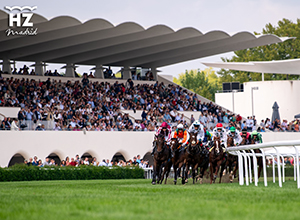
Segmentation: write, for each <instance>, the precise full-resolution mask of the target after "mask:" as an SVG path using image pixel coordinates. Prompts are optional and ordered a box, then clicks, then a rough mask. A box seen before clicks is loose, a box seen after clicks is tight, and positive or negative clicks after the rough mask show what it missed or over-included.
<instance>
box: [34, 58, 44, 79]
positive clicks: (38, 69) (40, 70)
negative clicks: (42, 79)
mask: <svg viewBox="0 0 300 220" xmlns="http://www.w3.org/2000/svg"><path fill="white" fill-rule="evenodd" d="M31 66H34V71H35V75H38V76H44V74H45V71H44V70H45V68H44V66H45V63H43V62H42V61H36V62H35V64H33V65H31Z"/></svg>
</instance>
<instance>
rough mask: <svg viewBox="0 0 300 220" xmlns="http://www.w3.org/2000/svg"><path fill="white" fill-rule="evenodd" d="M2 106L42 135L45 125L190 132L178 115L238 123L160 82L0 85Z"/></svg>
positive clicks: (5, 81)
mask: <svg viewBox="0 0 300 220" xmlns="http://www.w3.org/2000/svg"><path fill="white" fill-rule="evenodd" d="M0 106H9V107H21V110H20V112H19V113H18V115H17V116H16V117H17V119H18V121H19V123H18V125H19V126H20V127H21V128H22V126H23V127H24V126H26V123H25V122H32V123H33V124H35V126H34V129H36V130H44V128H42V127H43V123H40V122H43V121H48V122H49V121H51V122H53V123H54V124H53V128H51V129H53V130H74V131H78V130H82V129H86V130H87V131H90V130H95V131H104V130H105V131H124V130H129V131H154V130H156V129H157V126H158V125H160V124H161V123H162V122H163V121H166V122H167V123H169V124H173V123H175V124H177V123H183V124H185V126H188V121H187V120H186V118H185V117H184V115H183V114H181V115H180V114H179V113H177V111H201V112H202V113H203V114H202V115H201V116H200V117H201V121H203V122H204V123H205V122H210V121H211V122H214V121H220V120H221V121H223V120H224V121H226V117H228V118H230V117H231V118H232V119H233V120H232V121H234V120H235V119H236V117H235V116H233V117H232V115H230V113H229V112H226V113H225V112H224V111H222V109H221V108H220V107H219V106H216V105H215V104H213V103H212V102H210V103H201V101H200V100H198V98H197V96H196V94H193V93H190V92H188V91H187V90H185V89H183V88H181V87H180V86H176V85H172V84H170V85H164V83H158V82H156V83H155V84H153V85H149V84H137V85H134V82H133V81H132V80H131V79H129V80H127V82H126V83H119V82H118V81H116V82H115V83H113V84H110V83H108V82H101V83H99V82H90V81H89V78H88V76H87V75H84V77H83V78H82V80H81V82H80V81H79V80H78V81H76V82H74V83H71V81H68V82H66V83H63V82H62V81H61V80H60V79H59V80H56V79H54V80H51V79H50V78H48V79H47V80H46V81H36V80H34V79H14V78H13V77H11V78H6V79H1V80H0ZM120 110H132V111H136V110H141V111H142V115H141V118H142V120H135V121H134V120H133V119H132V118H130V117H129V115H128V114H122V113H121V112H120ZM192 120H193V119H192ZM11 123H12V121H11V119H4V121H3V122H2V124H3V125H2V126H4V127H3V129H9V127H11ZM4 124H5V125H4Z"/></svg>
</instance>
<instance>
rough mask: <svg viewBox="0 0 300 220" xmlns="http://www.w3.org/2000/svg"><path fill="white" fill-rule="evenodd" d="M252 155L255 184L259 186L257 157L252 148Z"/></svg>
mask: <svg viewBox="0 0 300 220" xmlns="http://www.w3.org/2000/svg"><path fill="white" fill-rule="evenodd" d="M251 152H252V157H253V169H254V184H255V186H257V183H258V174H257V159H256V156H255V153H254V150H252V149H251Z"/></svg>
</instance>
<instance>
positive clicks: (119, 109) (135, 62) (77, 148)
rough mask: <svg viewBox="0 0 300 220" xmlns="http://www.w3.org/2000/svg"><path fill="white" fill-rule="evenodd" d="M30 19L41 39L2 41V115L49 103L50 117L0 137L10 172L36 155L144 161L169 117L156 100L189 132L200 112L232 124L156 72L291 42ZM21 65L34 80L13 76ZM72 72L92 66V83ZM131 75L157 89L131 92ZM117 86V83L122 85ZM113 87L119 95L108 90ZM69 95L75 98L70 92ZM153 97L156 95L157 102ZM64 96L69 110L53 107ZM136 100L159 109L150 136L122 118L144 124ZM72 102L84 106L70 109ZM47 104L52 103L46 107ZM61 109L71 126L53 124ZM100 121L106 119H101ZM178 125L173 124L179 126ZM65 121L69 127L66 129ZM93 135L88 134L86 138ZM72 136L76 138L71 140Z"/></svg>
mask: <svg viewBox="0 0 300 220" xmlns="http://www.w3.org/2000/svg"><path fill="white" fill-rule="evenodd" d="M7 19H8V15H7V14H6V13H5V12H4V11H1V10H0V24H1V26H0V27H1V29H2V30H5V28H6V26H5V25H7V23H8V21H7ZM32 19H33V20H32V22H33V23H34V27H35V28H38V30H39V31H38V34H37V35H36V36H32V37H20V36H5V37H4V36H1V38H0V42H1V44H2V45H3V46H2V47H1V48H0V59H2V66H3V68H2V70H3V72H2V77H3V80H2V82H1V84H2V85H1V91H0V92H1V93H0V94H1V95H0V97H1V100H5V101H4V102H2V103H3V104H1V106H4V107H1V109H0V113H1V115H2V116H3V117H12V118H13V117H14V118H18V115H16V114H15V113H16V112H18V113H19V110H20V106H21V107H22V101H23V102H24V103H23V104H24V105H23V108H27V109H28V108H29V110H30V111H35V112H37V111H36V109H37V106H39V103H40V102H39V101H37V100H35V98H36V96H37V97H38V98H41V99H43V100H44V103H40V104H41V105H42V107H41V108H42V109H43V111H42V112H41V111H40V110H41V109H40V110H38V112H39V113H40V114H43V115H44V116H45V118H44V119H45V120H42V119H41V118H38V119H37V120H36V121H34V120H32V119H33V118H30V119H31V120H24V121H30V123H31V124H26V126H27V128H25V129H24V130H22V131H21V132H8V131H1V132H5V136H3V139H2V140H3V143H4V145H5V146H10V147H9V148H6V149H5V150H4V153H2V154H1V155H0V165H1V166H8V164H10V165H12V163H11V161H13V160H14V159H15V157H18V158H29V157H30V156H33V155H37V156H38V157H39V158H45V157H47V156H51V157H58V158H60V159H62V158H64V157H66V156H67V155H75V154H80V155H81V156H83V155H90V156H93V157H94V156H95V157H97V158H109V159H112V158H113V157H114V156H116V155H118V156H120V155H122V156H123V157H124V158H125V159H126V160H128V159H129V158H131V157H132V156H133V155H136V154H141V155H143V156H144V157H147V156H149V154H150V151H151V147H152V140H153V135H154V131H155V127H156V126H157V125H159V124H160V123H161V122H162V120H161V118H160V117H159V114H162V113H164V111H165V109H166V108H165V109H163V110H162V111H160V112H159V109H160V110H161V108H160V107H161V106H158V104H157V103H156V102H154V101H153V100H154V99H155V100H156V101H157V98H156V97H155V96H158V97H159V103H160V104H162V105H163V103H164V99H167V100H168V102H170V103H169V104H170V106H168V108H169V109H170V110H173V109H174V111H176V112H175V113H176V114H178V113H179V114H181V115H182V114H184V115H183V118H182V119H181V120H182V122H185V124H186V126H188V125H189V123H190V121H191V115H192V113H193V115H194V117H198V118H199V114H200V113H199V112H200V111H202V110H203V111H208V110H209V111H211V112H213V113H217V112H219V111H220V112H221V111H222V112H226V113H228V114H229V115H232V116H234V113H233V112H230V111H229V110H227V109H225V108H222V107H221V106H218V105H216V104H215V103H213V102H211V101H210V100H207V99H205V98H204V97H201V96H199V95H196V94H194V93H192V92H191V91H189V90H187V89H186V88H182V87H180V86H178V85H176V84H174V83H173V82H172V81H170V80H169V79H167V78H165V77H163V76H162V75H158V74H157V68H158V67H162V66H166V65H171V64H176V63H179V62H184V61H188V60H192V59H198V58H202V57H206V56H211V55H215V54H220V53H224V52H228V51H234V50H241V49H246V48H250V47H255V46H261V45H266V44H272V43H280V42H282V41H285V40H287V38H279V37H277V36H274V35H266V36H260V37H257V36H254V35H253V34H251V33H248V32H240V33H238V34H236V35H233V36H230V35H229V34H227V33H225V32H222V31H212V32H209V33H206V34H202V33H201V32H200V31H198V30H195V29H193V28H183V29H181V30H179V31H176V32H175V31H174V30H172V29H171V28H169V27H167V26H163V25H157V26H154V27H151V28H149V29H145V28H143V27H141V26H140V25H138V24H136V23H132V22H126V23H123V24H120V25H118V26H113V25H112V24H111V23H110V22H108V21H106V20H103V19H93V20H90V21H87V22H85V23H81V22H80V21H78V20H77V19H75V18H72V17H65V16H62V17H56V18H53V19H51V20H47V19H45V18H44V17H42V16H40V15H38V14H34V16H33V18H32ZM2 24H3V25H2ZM16 29H17V28H16ZM16 61H17V62H22V61H27V62H28V61H29V62H33V63H34V64H33V65H34V66H35V70H34V71H33V72H34V73H35V75H29V74H26V75H18V74H12V73H13V71H12V66H11V65H12V64H14V62H16ZM47 62H51V63H61V64H65V69H66V72H65V74H64V76H63V77H59V76H46V75H45V71H44V66H45V63H47ZM75 65H94V66H95V72H94V77H95V78H88V82H85V81H83V79H87V78H86V76H84V78H78V77H76V74H75ZM104 66H108V67H111V66H118V67H122V68H123V72H122V78H121V79H108V78H105V76H104V73H103V67H104ZM131 67H134V68H136V67H139V68H143V69H148V70H149V71H150V72H151V73H152V76H153V77H152V78H149V79H152V81H149V80H148V81H147V80H146V81H145V80H144V81H141V80H134V81H133V84H134V86H135V87H132V85H130V81H129V80H130V79H131V78H132V75H133V74H134V70H132V69H131ZM25 68H26V67H25ZM26 69H27V68H26ZM26 71H27V70H26ZM23 78H24V80H23ZM116 81H118V83H117V84H116ZM114 84H116V85H114ZM14 85H21V87H20V88H19V89H20V90H19V91H18V88H15V87H14ZM25 85H26V88H25ZM112 86H113V88H114V90H110V89H109V88H112ZM108 87H109V88H108ZM70 88H71V89H72V92H70V91H69V89H70ZM24 91H26V94H24V96H23V98H22V97H21V98H20V97H18V98H17V99H18V101H19V102H20V103H19V104H18V103H17V104H16V101H15V98H16V97H14V98H13V96H14V95H15V96H16V95H17V94H19V95H20V94H22V92H24ZM74 91H76V93H74ZM116 91H118V92H116ZM141 91H142V92H141ZM150 91H152V92H154V93H153V94H152V93H151V92H150ZM172 91H173V92H175V93H174V94H173V93H172V95H173V96H172V98H173V100H171V99H170V97H171V92H172ZM52 92H53V93H52ZM119 92H120V94H119ZM131 92H132V93H131ZM167 92H170V93H167ZM14 93H16V94H14ZM37 93H38V94H39V95H37ZM77 93H78V94H79V95H78V94H77ZM139 93H140V94H139ZM74 94H75V95H74ZM25 95H26V96H25ZM40 95H43V96H40ZM60 95H62V96H61V97H60V99H65V98H66V97H69V98H70V99H66V100H65V104H62V103H61V102H58V100H56V99H55V96H58V97H59V96H60ZM133 95H137V96H139V97H142V98H143V96H144V95H147V97H148V98H149V97H151V99H152V100H150V102H149V103H150V107H149V109H148V110H147V112H148V111H150V110H153V109H152V108H151V107H152V106H151V103H152V102H153V103H154V104H153V105H154V106H155V105H156V106H155V107H156V108H157V111H158V112H159V113H158V114H157V115H155V114H156V113H154V114H153V115H151V116H155V117H156V118H155V121H151V120H149V121H151V122H152V123H150V122H148V123H149V124H147V126H148V125H149V127H147V131H149V132H138V133H137V131H139V129H135V128H134V127H133V126H132V125H129V124H128V121H129V118H126V119H124V117H130V118H131V119H132V124H133V123H135V121H136V119H141V118H139V117H140V116H141V115H140V113H141V111H142V110H143V108H145V107H146V104H144V106H143V104H142V103H141V101H140V100H138V101H135V100H134V96H133ZM72 96H75V97H72ZM72 98H76V99H80V100H77V101H74V102H73V100H72ZM91 98H97V105H98V104H99V106H101V107H99V109H97V110H95V109H94V108H93V107H91V106H89V105H93V104H95V103H93V104H91V103H90V102H92V101H93V100H91ZM111 98H113V99H114V101H112V100H111ZM19 99H20V100H19ZM46 99H48V101H47V102H46ZM174 100H176V101H175V104H174V103H172V101H174ZM178 100H179V101H180V102H178ZM144 101H145V100H144ZM192 101H195V102H194V104H192V103H193V102H192ZM78 102H82V103H84V104H82V106H79V105H77V104H78ZM74 103H76V105H75V106H73V104H74ZM107 104H108V105H109V106H108V105H107ZM60 105H62V107H60ZM178 105H180V107H179V106H178ZM183 105H186V106H183ZM202 105H203V106H204V107H205V108H206V109H200V107H199V106H201V107H203V106H202ZM8 107H9V108H8ZM65 107H66V108H65ZM73 107H74V109H73ZM30 108H32V109H30ZM55 108H56V109H55ZM100 108H101V109H103V111H101V110H100ZM5 109H6V110H5ZM64 109H65V110H66V109H68V111H66V112H64V111H62V112H61V113H62V115H61V116H60V117H62V118H63V117H64V114H69V112H71V111H73V112H72V115H71V117H70V118H68V115H66V120H62V118H57V119H55V118H49V116H50V115H51V114H52V113H53V112H54V111H58V113H57V115H59V114H60V113H59V110H64ZM52 111H53V112H52ZM97 111H98V112H97ZM77 112H79V113H78V115H76V114H77ZM86 112H87V113H86ZM95 112H97V114H95ZM194 112H195V113H194ZM98 113H99V115H100V113H101V114H102V116H99V118H95V121H97V122H96V123H94V124H92V123H90V122H91V121H92V120H94V119H91V118H89V116H91V115H92V116H93V117H95V116H96V115H97V117H98ZM118 113H121V114H122V120H123V121H124V120H125V121H126V123H127V124H125V125H124V128H123V127H122V125H121V126H120V127H117V128H116V130H114V128H113V126H112V125H113V123H116V120H117V118H118ZM55 114H56V113H55ZM103 114H105V115H106V117H107V118H106V117H103ZM127 114H129V116H127ZM27 115H28V114H27ZM29 115H31V114H29ZM124 115H125V116H124ZM74 116H76V117H75V120H78V121H77V124H78V125H75V126H74V127H73V126H72V125H71V127H72V128H70V127H69V126H70V124H71V122H70V121H72V120H73V117H74ZM77 116H78V117H77ZM81 116H82V118H81ZM29 117H30V116H29ZM101 117H103V119H102V118H101ZM47 118H49V120H48V119H47ZM56 120H57V121H56ZM181 120H179V121H174V122H177V123H178V122H180V121H181ZM54 121H56V123H57V122H61V123H62V124H60V126H61V129H57V130H66V131H64V132H53V131H43V132H36V131H31V130H32V129H36V128H37V127H40V126H39V123H44V122H47V126H48V130H55V129H54V127H55V126H56V125H55V124H54ZM65 121H66V124H64V122H65ZM85 121H86V122H85ZM49 122H50V123H49ZM51 122H53V124H51ZM81 122H82V123H86V126H82V127H84V129H81V128H80V126H79V125H80V123H81ZM93 122H94V121H93ZM172 122H173V121H172ZM19 123H20V124H19V125H22V124H23V122H22V120H19ZM26 123H27V122H26ZM88 123H90V124H88ZM107 123H112V124H110V126H111V127H110V129H111V131H112V130H114V131H115V132H109V130H105V129H104V130H102V128H101V124H103V126H104V124H105V126H104V127H105V128H107V127H108V125H107ZM95 124H97V125H95ZM76 126H78V127H76ZM93 126H98V127H99V130H100V131H103V132H92V131H93ZM4 127H5V125H4ZM20 127H21V126H20ZM62 127H63V128H64V129H62ZM29 128H30V129H29ZM68 128H70V130H68ZM90 128H91V130H89V129H90ZM26 129H27V130H26ZM28 129H29V130H28ZM74 129H75V131H77V132H73V131H74ZM94 130H95V128H94ZM96 130H97V129H96ZM3 134H4V133H3Z"/></svg>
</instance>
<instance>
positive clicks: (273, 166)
mask: <svg viewBox="0 0 300 220" xmlns="http://www.w3.org/2000/svg"><path fill="white" fill-rule="evenodd" d="M271 157H272V161H273V163H272V168H273V183H275V160H274V157H273V155H271Z"/></svg>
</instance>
